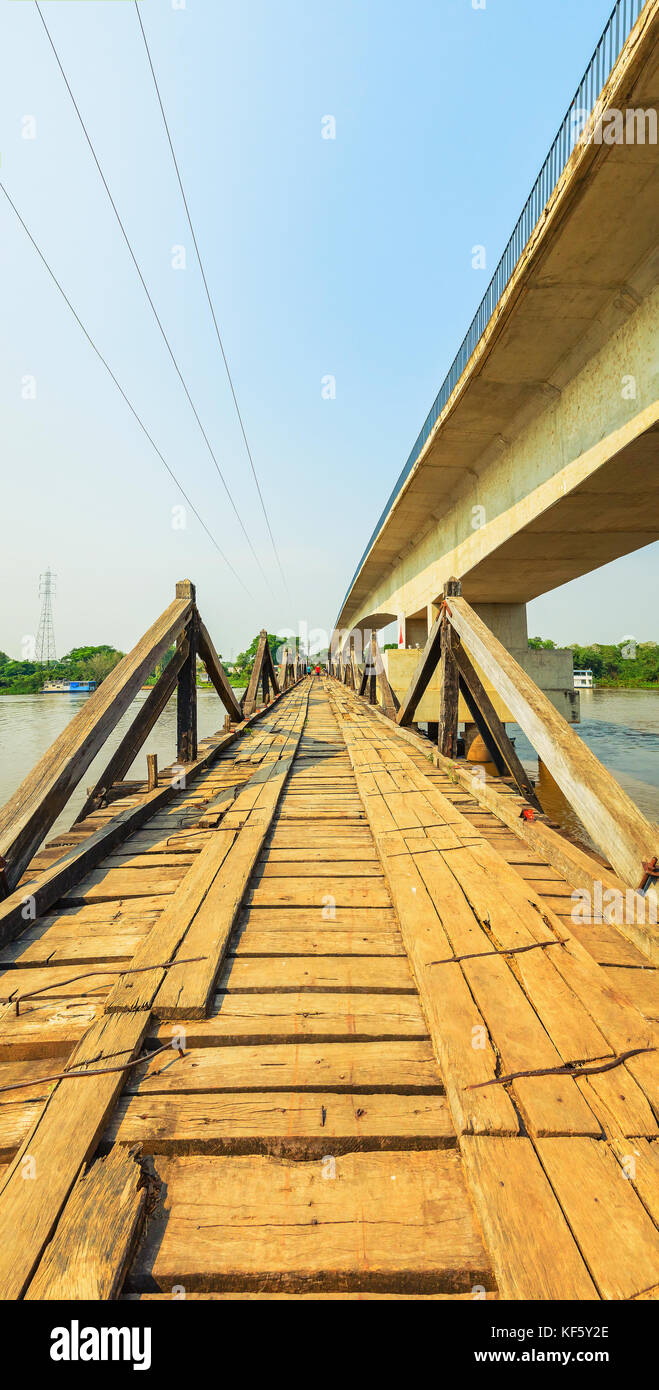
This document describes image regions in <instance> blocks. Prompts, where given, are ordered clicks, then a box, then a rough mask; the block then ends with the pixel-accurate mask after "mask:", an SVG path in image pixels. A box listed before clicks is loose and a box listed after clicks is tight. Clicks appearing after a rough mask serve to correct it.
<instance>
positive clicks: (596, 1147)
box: [538, 1139, 659, 1299]
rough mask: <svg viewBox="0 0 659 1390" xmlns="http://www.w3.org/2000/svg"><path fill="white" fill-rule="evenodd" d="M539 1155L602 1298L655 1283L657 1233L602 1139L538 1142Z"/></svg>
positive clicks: (629, 1295) (658, 1278)
mask: <svg viewBox="0 0 659 1390" xmlns="http://www.w3.org/2000/svg"><path fill="white" fill-rule="evenodd" d="M538 1153H539V1155H540V1160H541V1162H542V1165H543V1167H544V1169H545V1171H546V1173H547V1176H548V1177H549V1181H550V1182H551V1185H552V1187H553V1189H554V1191H555V1193H556V1195H557V1198H558V1200H559V1202H560V1203H561V1206H562V1208H563V1210H564V1212H565V1215H566V1217H567V1219H568V1221H569V1223H570V1226H571V1229H572V1231H573V1232H574V1236H575V1239H576V1241H577V1243H578V1244H579V1247H580V1249H581V1251H582V1252H583V1256H584V1259H585V1260H586V1262H587V1264H588V1268H589V1269H590V1272H591V1274H592V1276H593V1279H594V1280H595V1282H596V1284H597V1286H598V1289H599V1291H600V1294H601V1296H602V1297H603V1298H611V1299H614V1298H615V1299H620V1298H634V1297H635V1296H636V1295H637V1294H639V1293H642V1292H643V1290H644V1289H647V1288H649V1287H651V1285H653V1284H656V1283H658V1282H659V1241H658V1240H657V1229H656V1226H655V1225H654V1223H653V1222H652V1221H651V1219H650V1217H649V1216H648V1214H647V1212H646V1210H645V1208H644V1207H643V1205H642V1203H641V1202H640V1201H639V1198H638V1196H637V1194H636V1192H635V1191H634V1187H633V1185H632V1183H631V1182H628V1181H625V1177H624V1173H623V1171H622V1169H621V1168H620V1166H619V1164H618V1163H617V1162H616V1160H615V1158H614V1157H613V1154H612V1153H611V1150H610V1149H609V1147H608V1145H607V1144H606V1143H605V1142H604V1141H603V1140H599V1141H597V1140H594V1139H578V1140H574V1139H573V1140H570V1141H566V1140H564V1139H543V1140H540V1141H539V1143H538Z"/></svg>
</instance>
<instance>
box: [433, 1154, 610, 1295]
mask: <svg viewBox="0 0 659 1390" xmlns="http://www.w3.org/2000/svg"><path fill="white" fill-rule="evenodd" d="M543 1142H544V1143H549V1142H551V1143H553V1144H556V1143H565V1144H566V1145H567V1144H569V1145H570V1146H572V1145H573V1144H574V1143H575V1142H576V1141H575V1140H572V1139H571V1140H556V1139H554V1140H551V1141H549V1140H545V1141H543ZM582 1142H583V1141H582ZM586 1142H588V1141H586ZM460 1151H461V1154H462V1158H463V1162H464V1165H465V1172H466V1176H467V1180H468V1183H469V1189H470V1192H471V1196H472V1199H473V1201H474V1203H475V1206H476V1211H477V1213H478V1216H479V1218H480V1222H481V1226H482V1228H483V1233H484V1235H485V1241H486V1244H487V1249H488V1251H489V1253H490V1258H491V1260H492V1264H493V1267H494V1273H495V1276H496V1282H497V1288H498V1290H499V1294H500V1297H501V1298H505V1299H523V1300H525V1301H531V1300H534V1301H535V1300H548V1301H549V1300H555V1299H560V1300H565V1299H596V1298H598V1292H597V1289H596V1287H595V1285H594V1284H593V1281H592V1279H591V1277H590V1274H589V1272H588V1269H587V1267H586V1264H585V1263H584V1260H583V1258H582V1255H581V1253H580V1251H579V1249H578V1247H577V1245H576V1243H575V1241H574V1238H573V1235H572V1232H571V1230H570V1227H569V1226H568V1223H567V1221H566V1219H565V1216H564V1214H563V1212H562V1210H561V1207H560V1206H559V1203H558V1202H557V1200H556V1197H555V1195H554V1193H553V1191H552V1188H551V1186H550V1184H549V1182H548V1181H547V1178H546V1176H545V1174H544V1172H543V1170H542V1167H541V1165H540V1162H539V1161H538V1156H537V1154H536V1153H535V1151H534V1148H533V1145H532V1144H531V1141H530V1140H529V1139H525V1138H522V1137H519V1138H516V1139H505V1138H497V1137H492V1138H491V1137H480V1136H476V1135H474V1136H465V1137H464V1138H463V1140H462V1142H461V1145H460Z"/></svg>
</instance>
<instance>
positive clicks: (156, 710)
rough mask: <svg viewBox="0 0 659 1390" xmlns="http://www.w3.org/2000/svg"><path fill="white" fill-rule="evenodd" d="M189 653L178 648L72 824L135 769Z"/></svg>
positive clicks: (183, 644) (91, 809)
mask: <svg viewBox="0 0 659 1390" xmlns="http://www.w3.org/2000/svg"><path fill="white" fill-rule="evenodd" d="M188 653H189V648H188V644H187V641H185V640H184V641H183V643H182V644H181V645H180V646H179V647H178V648H177V650H176V652H175V653H174V656H173V657H172V659H171V661H169V662H168V663H167V665H166V666H165V669H164V671H162V672H161V674H160V676H159V677H158V680H157V681H156V683H155V685H154V686H153V689H152V690H150V691H149V694H148V695H147V697H146V700H145V701H144V704H143V705H142V706H141V708H140V709H139V711H138V713H137V714H136V716H135V718H134V720H133V722H132V724H131V726H130V728H129V729H128V731H127V732H126V733H125V734H124V737H123V738H122V740H121V743H120V744H119V747H118V748H117V750H116V752H115V753H113V755H112V757H111V758H110V761H109V763H108V765H107V767H106V768H105V769H104V771H103V772H102V773H101V775H100V777H99V778H98V780H97V781H96V782H95V784H94V786H93V788H92V790H91V792H90V793H89V795H88V797H87V800H86V801H85V804H84V806H83V807H82V810H81V811H79V812H78V815H77V816H76V818H75V821H74V822H73V823H74V825H77V824H78V823H79V822H80V821H83V820H85V817H86V816H88V815H89V814H90V812H91V811H93V810H95V809H96V808H97V807H98V806H100V805H101V804H102V799H103V793H105V792H107V791H108V789H109V788H110V787H111V786H112V784H113V782H118V781H119V780H120V778H122V777H124V776H125V774H126V773H127V772H128V769H129V768H130V767H131V766H132V763H133V761H134V759H135V758H136V756H137V754H138V753H139V751H140V748H141V747H142V745H143V743H144V741H145V739H146V738H148V736H149V734H150V733H151V730H152V728H153V726H154V724H155V723H156V721H157V720H158V719H159V718H160V715H161V714H162V712H163V710H164V709H165V706H166V705H167V703H168V701H169V700H170V698H171V696H172V695H173V693H174V688H175V686H176V682H177V678H178V674H179V671H180V670H181V667H182V666H183V664H184V662H185V661H186V660H187V657H188ZM156 786H157V782H156ZM148 790H149V791H152V790H153V788H152V787H149V788H148Z"/></svg>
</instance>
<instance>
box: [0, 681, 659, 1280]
mask: <svg viewBox="0 0 659 1390" xmlns="http://www.w3.org/2000/svg"><path fill="white" fill-rule="evenodd" d="M225 742H226V740H223V739H222V738H221V737H220V736H219V735H218V736H217V738H215V739H214V740H207V741H206V742H205V744H204V745H202V746H201V747H200V750H199V754H200V757H202V758H206V759H208V761H207V764H206V765H205V766H204V767H203V768H202V770H201V771H200V772H199V775H198V776H197V777H195V779H194V780H191V779H190V780H189V783H188V786H187V787H185V788H181V789H180V790H179V791H178V792H177V794H176V796H175V797H174V799H172V800H170V801H169V803H168V804H167V806H166V807H165V808H164V809H159V810H156V811H155V813H154V814H153V815H152V816H151V817H150V818H148V819H147V820H146V821H145V822H144V823H143V824H142V825H141V827H140V828H139V829H138V830H137V831H136V832H135V833H134V834H133V835H132V836H131V837H130V838H129V839H127V840H125V841H124V842H123V843H122V844H121V845H119V846H117V847H116V848H113V849H111V851H110V852H109V853H108V854H107V855H106V856H105V858H103V859H102V860H101V862H100V863H99V864H98V865H97V867H95V868H94V869H93V870H92V871H91V872H87V873H82V874H81V875H80V877H79V878H78V880H77V881H76V882H73V883H71V884H70V885H69V886H68V887H67V889H66V891H64V892H62V895H61V897H60V898H59V900H58V901H57V902H56V903H54V904H53V905H52V906H51V907H50V908H49V910H48V911H47V912H46V913H45V914H44V915H42V916H39V917H37V919H36V920H34V921H28V922H27V923H26V926H25V928H24V930H23V931H22V933H21V935H20V936H19V937H18V939H16V940H15V941H13V942H9V941H7V942H5V944H4V946H3V947H2V950H1V958H2V967H3V968H2V974H1V975H0V1162H1V1163H2V1164H3V1165H5V1166H4V1167H3V1169H2V1171H1V1172H0V1296H2V1297H4V1298H19V1297H27V1298H56V1297H65V1298H70V1297H73V1298H76V1297H78V1298H84V1297H91V1298H107V1297H116V1296H125V1297H133V1298H134V1297H140V1298H154V1297H155V1298H171V1297H172V1291H174V1296H181V1295H180V1291H181V1290H183V1291H184V1292H185V1295H186V1296H200V1295H207V1296H211V1297H218V1298H223V1297H226V1298H231V1297H247V1298H250V1297H272V1296H282V1297H291V1298H300V1297H315V1298H318V1297H341V1298H372V1297H379V1296H384V1297H390V1298H402V1297H407V1296H410V1295H412V1296H415V1297H423V1298H435V1299H440V1298H459V1299H470V1298H478V1297H485V1296H486V1297H497V1296H498V1297H502V1298H530V1299H541V1298H548V1299H566V1298H578V1299H634V1298H646V1297H656V1296H657V1292H658V1290H659V1239H658V1234H657V1226H658V1225H659V1161H658V1159H657V1152H658V1150H659V1143H658V1142H657V1141H659V1125H658V1123H657V1117H658V1115H659V1088H658V1085H657V1082H658V1080H659V1054H658V1053H657V1052H654V1051H651V1050H648V1049H651V1048H653V1047H654V1046H655V1045H656V1020H657V1018H658V1016H659V1015H658V1008H659V990H658V988H657V983H658V982H657V969H656V968H653V967H651V966H650V965H649V962H648V960H647V958H646V957H645V956H644V955H643V954H641V952H640V951H638V950H637V949H636V948H635V947H634V946H633V945H632V944H630V942H629V941H628V940H627V939H626V938H625V937H623V936H622V935H621V934H620V932H618V931H617V930H616V928H615V927H613V926H610V925H607V924H606V923H600V924H599V925H596V926H577V925H574V924H573V923H572V920H571V907H572V903H571V893H572V884H571V883H570V882H569V881H568V879H566V878H563V877H562V876H561V874H560V873H558V872H557V871H556V870H555V869H553V868H552V867H551V866H550V865H549V863H548V862H546V861H544V860H543V857H542V855H541V854H538V853H534V852H533V851H532V850H531V849H529V847H528V845H527V844H525V842H524V841H523V840H522V839H521V838H520V836H519V835H518V834H516V833H514V832H513V830H511V828H510V825H509V824H508V823H506V822H505V821H504V820H503V819H502V818H501V817H500V816H497V815H495V814H493V813H492V812H490V811H487V810H484V809H483V806H482V804H481V802H480V801H478V800H477V799H476V798H475V797H474V796H472V795H470V794H469V792H468V790H465V788H464V787H463V786H462V785H460V783H456V782H455V781H454V780H451V777H450V776H449V775H448V774H447V773H446V772H443V771H440V770H439V769H438V768H437V767H436V766H434V764H433V763H432V761H431V760H430V759H429V757H428V753H427V745H426V746H425V747H424V742H423V740H421V739H420V738H418V737H416V736H414V735H410V734H409V733H408V734H407V735H406V734H405V733H404V732H402V731H400V730H398V729H397V728H396V727H395V726H394V725H391V724H390V723H387V721H385V720H384V718H383V716H381V715H380V714H379V713H378V712H377V711H376V710H374V709H372V708H370V707H369V706H368V705H367V704H366V703H365V701H363V700H360V699H359V698H358V697H357V696H356V695H354V694H353V693H352V692H350V691H349V690H347V689H346V688H345V687H343V686H341V685H339V684H338V683H337V682H336V681H334V680H331V679H317V678H312V679H308V678H305V679H303V680H302V681H300V682H298V684H296V685H295V686H294V687H292V688H291V689H289V690H288V691H286V692H285V693H284V694H283V695H282V696H281V697H280V698H279V699H278V700H277V702H276V703H275V704H274V705H272V706H271V707H270V708H269V709H267V710H265V712H264V714H263V715H262V717H261V718H260V719H258V720H257V721H256V722H254V723H253V724H252V726H251V728H250V729H248V730H246V731H245V733H244V735H243V737H241V738H239V739H238V740H237V741H234V742H233V743H232V744H231V745H230V746H228V747H225V746H224V744H225ZM214 753H216V754H217V756H214ZM209 754H210V758H209V756H208V755H209ZM167 776H168V774H167V773H161V779H162V780H164V779H165V778H166V777H167ZM227 789H230V791H227ZM153 794H154V793H153V792H151V793H148V792H147V790H146V789H142V790H139V789H138V790H135V791H134V792H133V794H132V795H131V796H129V797H126V798H124V799H123V800H119V801H117V802H114V803H113V804H112V806H111V807H109V808H105V810H97V811H95V812H94V813H93V814H91V815H90V816H89V817H88V819H87V820H86V821H85V822H83V823H81V824H79V825H77V826H76V827H75V828H74V829H73V830H72V832H71V833H70V834H68V835H63V836H59V837H58V838H57V840H56V841H55V842H53V843H52V844H51V845H50V846H49V847H48V848H46V849H45V850H42V851H41V852H40V853H39V854H37V855H36V857H35V858H34V859H33V861H32V863H31V865H30V866H29V868H28V870H27V872H26V875H25V877H24V881H23V883H22V885H21V889H22V891H23V892H24V893H25V894H26V896H27V895H29V893H30V888H32V889H34V888H35V884H36V883H37V882H38V880H39V877H40V876H41V875H43V874H44V873H46V874H47V873H52V871H53V868H54V867H56V865H57V862H58V860H59V859H60V858H61V856H62V855H66V854H67V852H69V851H70V849H71V847H72V846H80V845H81V844H83V843H85V837H89V836H90V835H92V834H96V833H98V831H99V827H104V828H107V827H108V826H110V825H112V824H113V823H114V822H116V821H118V820H119V819H120V818H121V817H122V815H126V813H127V812H130V810H131V808H134V807H135V806H136V805H139V804H140V802H141V801H145V799H146V798H147V797H148V796H149V795H151V796H153ZM507 794H510V795H512V793H509V792H508V789H507V788H506V787H505V786H504V787H503V788H502V796H504V797H505V795H507ZM172 962H174V964H173V965H172V964H171V963H172ZM89 972H95V973H89ZM37 991H40V993H37ZM27 996H31V997H27ZM19 999H22V1000H23V1002H20V1004H19V1005H18V1007H17V1001H18V1000H19ZM176 1044H180V1046H181V1048H182V1050H183V1056H182V1057H181V1056H179V1053H178V1052H177V1051H176V1050H174V1051H172V1050H171V1049H172V1047H174V1048H175V1047H176ZM158 1047H160V1048H164V1049H165V1050H164V1051H160V1052H159V1053H157V1055H156V1049H157V1048H158ZM151 1053H153V1054H154V1055H153V1056H150V1054H151ZM623 1054H624V1055H625V1057H626V1059H625V1060H623V1061H620V1060H619V1059H620V1058H621V1057H622V1056H623ZM632 1054H633V1055H632ZM131 1059H140V1060H139V1061H138V1064H137V1065H132V1066H131V1065H130V1062H131ZM113 1067H114V1068H115V1070H114V1071H113V1070H112V1068H113ZM67 1070H68V1071H69V1072H71V1071H77V1072H80V1071H83V1072H84V1071H90V1072H92V1073H94V1074H95V1075H96V1077H97V1079H95V1080H94V1081H91V1082H90V1081H89V1080H88V1079H86V1078H85V1077H82V1078H80V1077H75V1078H69V1079H68V1080H67V1079H65V1078H62V1077H61V1073H63V1072H66V1071H67ZM58 1077H60V1079H54V1080H52V1079H51V1080H49V1079H48V1078H58ZM506 1078H508V1079H506ZM12 1087H13V1088H15V1089H8V1088H12ZM28 1177H29V1178H31V1179H32V1180H29V1181H28V1180H27V1178H28ZM177 1291H178V1295H177Z"/></svg>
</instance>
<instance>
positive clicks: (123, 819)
mask: <svg viewBox="0 0 659 1390" xmlns="http://www.w3.org/2000/svg"><path fill="white" fill-rule="evenodd" d="M112 674H114V673H112ZM106 684H107V682H106V681H104V682H103V685H106ZM277 698H278V699H279V698H280V697H279V696H278V697H277ZM85 708H86V706H85ZM260 717H261V716H260V714H259V713H257V714H255V715H253V716H252V717H251V719H252V721H258V720H259V718H260ZM244 727H245V726H244V725H241V727H240V728H239V729H237V730H234V731H233V732H232V733H230V734H226V735H225V736H224V737H223V738H220V739H218V740H217V741H214V740H211V741H208V742H205V743H204V744H202V745H201V746H202V747H203V749H204V751H203V753H202V754H201V756H200V757H199V758H198V759H197V761H196V763H194V764H192V765H191V766H189V767H187V768H186V772H185V775H186V787H187V788H189V786H190V784H191V783H192V782H193V781H194V779H195V778H196V777H197V776H198V775H199V774H200V773H202V772H204V771H206V769H207V768H208V767H210V765H211V764H212V763H214V762H215V761H216V760H217V759H218V758H219V757H220V756H221V754H222V752H223V751H225V750H226V749H227V748H228V747H230V746H231V745H232V744H233V743H235V742H236V741H237V739H239V738H240V735H241V732H242V730H243V729H244ZM172 801H173V802H174V805H173V806H171V807H170V809H169V811H167V812H165V813H164V815H160V816H158V817H157V819H156V816H155V815H154V813H155V812H157V811H159V810H160V808H161V807H165V806H167V805H168V803H169V802H172ZM191 801H192V798H191V797H190V794H189V790H187V789H181V788H178V787H176V786H173V785H172V786H163V787H159V788H158V790H157V791H155V792H152V793H150V794H147V795H145V796H144V797H143V799H142V800H141V802H140V803H139V805H137V806H130V807H128V808H127V809H126V810H125V811H120V812H119V813H118V814H117V815H113V816H111V817H109V818H108V820H107V823H106V822H104V821H103V822H102V823H101V826H100V829H99V830H96V831H94V833H93V834H91V835H89V836H88V837H87V838H85V839H80V840H78V841H77V842H76V843H75V844H74V845H73V846H72V847H71V849H70V850H69V851H68V852H66V853H64V854H63V855H62V858H61V859H60V860H58V862H57V863H56V864H54V865H51V866H50V868H48V869H46V870H44V872H43V873H42V874H39V875H38V876H37V878H36V879H35V880H34V882H33V883H32V884H31V886H30V894H29V896H30V898H31V903H30V906H29V909H26V892H25V891H24V890H23V889H16V890H15V891H14V892H13V893H12V894H10V896H9V897H8V898H6V899H5V901H4V902H2V903H0V945H2V944H4V942H6V941H9V940H11V939H12V937H13V936H15V935H16V934H17V933H18V932H20V931H21V930H22V929H23V927H24V926H25V923H26V921H29V920H34V917H35V916H36V917H39V916H41V914H42V913H43V912H45V911H47V909H48V908H49V907H51V906H52V905H53V903H54V902H56V901H57V899H58V898H59V897H60V896H61V895H62V894H63V893H64V892H65V891H66V890H67V889H68V888H69V887H70V886H71V885H72V884H74V883H77V881H78V879H79V878H81V877H82V874H83V873H84V872H85V871H87V870H88V869H91V868H93V867H94V866H95V865H96V864H98V863H99V861H100V860H101V859H102V858H103V857H104V855H105V854H106V853H107V852H108V851H109V850H111V849H113V848H114V847H115V846H116V845H118V844H121V843H122V841H123V840H125V839H126V838H127V837H128V835H129V834H131V833H132V831H133V830H134V829H139V828H140V827H141V826H142V825H143V824H144V822H145V821H147V820H149V821H150V828H158V829H167V828H168V827H170V826H172V827H175V826H176V822H177V820H178V819H179V818H180V816H181V814H182V813H183V811H184V809H185V808H187V807H188V806H189V803H190V802H191ZM149 901H150V900H149ZM117 906H119V904H118V905H117ZM26 913H28V914H29V915H26Z"/></svg>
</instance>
